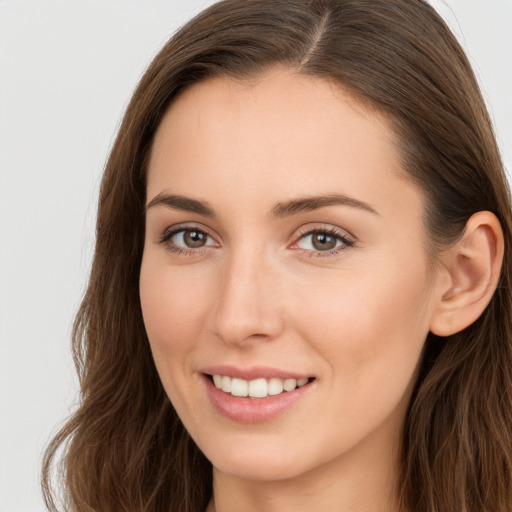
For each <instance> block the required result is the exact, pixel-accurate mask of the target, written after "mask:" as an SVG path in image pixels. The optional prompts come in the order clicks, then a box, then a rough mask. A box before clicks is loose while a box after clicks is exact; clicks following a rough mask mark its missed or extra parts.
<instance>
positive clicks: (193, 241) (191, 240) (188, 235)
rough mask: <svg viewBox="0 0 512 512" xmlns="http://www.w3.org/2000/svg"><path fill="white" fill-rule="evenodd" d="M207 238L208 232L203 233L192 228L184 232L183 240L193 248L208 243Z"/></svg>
mask: <svg viewBox="0 0 512 512" xmlns="http://www.w3.org/2000/svg"><path fill="white" fill-rule="evenodd" d="M206 238H207V235H206V233H202V232H201V231H195V230H190V231H185V233H184V234H183V241H184V242H185V244H186V246H187V247H190V248H192V249H196V248H198V247H203V246H204V245H205V244H206Z"/></svg>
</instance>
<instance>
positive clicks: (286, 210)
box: [146, 193, 378, 218]
mask: <svg viewBox="0 0 512 512" xmlns="http://www.w3.org/2000/svg"><path fill="white" fill-rule="evenodd" d="M339 205H341V206H350V207H352V208H358V209H360V210H365V211H368V212H370V213H373V214H375V215H378V212H377V210H375V208H373V206H371V205H369V204H368V203H365V202H364V201H359V200H358V199H354V198H352V197H349V196H346V195H343V194H330V195H325V196H314V197H304V198H300V199H292V200H290V201H286V202H284V203H278V204H276V205H275V206H274V208H272V210H271V212H270V216H271V217H272V218H283V217H289V216H292V215H296V214H298V213H303V212H309V211H313V210H318V209H319V208H325V207H328V206H339ZM155 206H166V207H167V208H172V209H173V210H181V211H185V212H193V213H198V214H199V215H203V216H205V217H215V216H216V214H215V210H214V209H213V208H212V207H211V206H209V205H208V203H206V202H203V201H198V200H197V199H192V198H190V197H185V196H180V195H176V194H164V193H160V194H158V195H156V196H155V197H154V198H153V199H152V200H151V201H150V202H149V203H148V205H147V206H146V211H147V210H149V209H150V208H153V207H155Z"/></svg>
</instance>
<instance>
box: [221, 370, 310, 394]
mask: <svg viewBox="0 0 512 512" xmlns="http://www.w3.org/2000/svg"><path fill="white" fill-rule="evenodd" d="M308 382H309V379H308V378H302V379H279V378H275V377H274V378H272V379H268V380H267V379H263V378H260V379H254V380H251V381H247V380H244V379H238V378H236V377H233V378H231V377H228V376H227V375H213V383H214V384H215V387H216V388H218V389H222V391H224V392H225V393H231V395H233V396H237V397H245V396H249V397H251V398H265V397H267V396H273V395H279V394H280V393H282V392H283V391H293V390H294V389H295V388H297V387H302V386H304V385H306V384H307V383H308Z"/></svg>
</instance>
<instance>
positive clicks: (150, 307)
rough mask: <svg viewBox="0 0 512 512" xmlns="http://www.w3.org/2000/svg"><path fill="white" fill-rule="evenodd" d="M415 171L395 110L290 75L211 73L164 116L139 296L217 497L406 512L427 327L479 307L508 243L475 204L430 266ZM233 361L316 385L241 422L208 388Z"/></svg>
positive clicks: (226, 502)
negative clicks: (404, 480)
mask: <svg viewBox="0 0 512 512" xmlns="http://www.w3.org/2000/svg"><path fill="white" fill-rule="evenodd" d="M404 176H405V174H404V170H403V169H402V168H401V161H400V156H399V154H398V152H397V149H396V141H395V136H394V134H393V132H392V130H391V128H390V126H389V124H388V123H387V122H386V120H385V119H384V118H383V117H382V116H379V115H377V114H376V113H375V112H371V111H369V110H368V109H366V108H365V107H363V106H362V105H361V104H360V103H358V102H357V101H356V100H354V99H353V98H352V97H351V96H349V95H348V94H347V93H346V92H344V91H343V90H342V89H340V88H338V87H337V86H334V85H332V84H330V83H328V82H327V81H324V80H322V79H318V78H312V77H306V76H303V75H300V74H298V73H296V72H294V71H292V70H287V69H275V70H272V71H269V72H267V73H265V74H264V75H262V76H261V77H259V78H258V79H257V80H253V81H251V82H246V83H245V82H242V83H240V82H236V81H234V80H230V79H227V78H213V79H209V80H207V81H204V82H202V83H199V84H196V85H194V86H192V87H190V88H189V89H187V90H186V91H185V92H184V93H182V94H181V95H180V96H179V97H178V99H177V100H175V102H174V103H173V104H172V105H171V107H170V108H169V110H168V112H167V113H166V115H165V117H164V119H163V121H162V123H161V125H160V127H159V129H158V131H157V134H156V137H155V141H154V146H153V152H152V157H151V161H150V164H149V170H148V184H147V205H148V208H147V214H146V240H145V248H144V257H143V262H142V268H141V276H140V296H141V304H142V310H143V315H144V321H145V325H146V329H147V333H148V337H149V340H150V344H151V349H152V352H153V356H154V359H155V363H156V366H157V369H158V372H159V375H160V378H161V380H162V383H163V386H164V388H165V390H166V392H167V394H168V395H169V397H170V399H171V401H172V403H173V405H174V407H175V408H176V411H177V412H178V414H179V416H180V418H181V419H182V421H183V423H184V425H185V427H186V428H187V430H188V431H189V433H190V434H191V436H192V438H193V439H194V440H195V442H196V443H197V444H198V446H199V448H200V449H201V450H202V451H203V452H204V454H205V455H206V456H207V458H208V459H209V460H210V461H211V462H212V464H213V466H214V495H213V497H212V501H211V503H210V505H209V509H208V510H209V511H217V512H230V511H237V512H249V511H266V512H272V511H279V512H287V511H297V510H315V512H322V511H329V512H332V511H334V510H340V511H341V510H343V511H346V512H356V511H361V512H362V511H364V512H390V511H393V510H396V483H397V457H398V450H399V442H400V432H401V427H402V425H403V421H404V417H405V412H406V408H407V404H408V402H409V399H410V395H411V391H412V387H413V385H414V381H415V378H416V375H417V370H418V365H419V360H420V356H421V352H422V349H423V346H424V342H425V338H426V336H427V333H428V332H429V330H431V329H433V330H437V331H438V333H439V334H442V335H447V334H450V333H451V332H455V330H460V329H461V328H464V327H465V326H466V325H469V323H471V322H472V321H474V319H475V318H477V317H478V316H479V315H480V314H481V311H482V310H483V308H485V305H486V304H487V303H488V301H489V300H490V297H491V296H492V293H493V291H494V288H495V286H496V283H497V279H498V275H499V266H500V263H501V259H500V258H501V255H502V253H503V242H502V237H501V238H500V235H501V230H500V228H499V223H498V221H497V220H496V218H495V217H494V216H493V215H492V214H490V213H488V212H480V213H479V214H477V216H474V218H472V220H471V221H470V222H472V224H471V229H470V233H469V235H468V237H467V238H464V239H463V240H462V241H461V242H460V244H459V245H457V247H454V248H452V249H450V250H447V251H446V253H445V254H444V255H443V257H442V258H440V259H439V261H438V262H437V271H435V272H434V271H433V270H432V269H433V267H432V264H431V263H432V262H431V260H430V259H429V255H428V253H427V251H426V246H427V242H428V234H427V233H426V231H425V229H424V225H423V222H422V214H423V209H424V197H423V194H422V192H421V191H420V190H419V189H418V188H417V187H416V186H415V185H414V184H412V183H411V181H408V180H407V179H404ZM166 196H167V197H169V196H173V198H174V199H173V200H172V201H169V200H163V199H162V198H165V197H166ZM176 196H180V197H179V201H176ZM183 198H185V199H183ZM311 198H323V199H321V200H320V201H316V202H310V203H305V202H304V201H302V200H304V199H311ZM326 198H327V199H326ZM190 199H192V200H194V201H196V202H191V201H189V200H190ZM301 201H302V202H301ZM198 202H199V203H198ZM290 203H293V207H290ZM304 204H309V207H308V208H305V207H304ZM472 235H474V236H472ZM500 244H501V245H500ZM468 248H470V249H468ZM463 251H466V252H465V253H464V254H463ZM475 254H476V255H477V256H476V257H474V255H475ZM461 262H462V263H461ZM478 286H479V287H480V288H479V289H478V290H477V288H478ZM464 293H465V294H466V295H464V296H463V297H462V298H461V296H462V294H464ZM457 301H458V302H457ZM468 304H471V308H472V309H471V308H469V306H468V308H469V309H471V311H470V312H468V311H467V310H466V309H465V307H466V306H467V305H468ZM475 304H476V305H475ZM464 315H465V316H464ZM468 322H469V323H468ZM461 326H463V327H461ZM220 364H230V365H233V366H236V367H240V368H251V367H254V366H271V367H275V368H279V369H282V370H289V371H294V372H299V373H301V374H306V375H308V376H311V377H314V379H315V380H314V382H313V383H312V384H311V385H310V387H309V390H308V392H307V393H304V396H303V397H302V399H301V400H300V401H298V402H297V403H296V404H294V405H293V406H292V407H291V408H290V409H288V410H286V411H285V412H284V413H283V414H281V415H279V416H278V417H277V418H274V419H272V420H270V421H266V422H261V423H257V424H244V423H239V422H236V421H233V420H230V419H227V418H226V417H224V416H222V415H220V414H219V413H218V412H217V411H216V410H215V408H214V407H213V406H212V404H211V402H210V401H209V399H208V397H207V395H206V393H205V386H204V376H203V375H202V369H204V368H206V367H207V366H211V365H220Z"/></svg>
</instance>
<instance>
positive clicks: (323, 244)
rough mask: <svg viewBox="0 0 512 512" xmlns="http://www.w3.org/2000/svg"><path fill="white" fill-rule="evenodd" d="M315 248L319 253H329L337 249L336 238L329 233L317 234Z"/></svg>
mask: <svg viewBox="0 0 512 512" xmlns="http://www.w3.org/2000/svg"><path fill="white" fill-rule="evenodd" d="M313 246H314V248H315V249H318V250H319V251H328V250H330V249H334V248H335V247H336V238H334V237H333V236H332V235H328V234H327V233H315V234H314V235H313Z"/></svg>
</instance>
